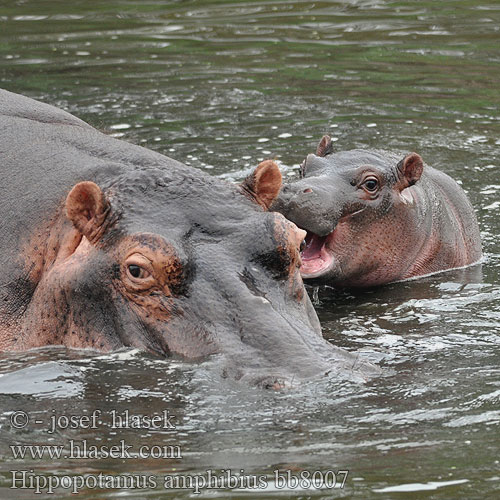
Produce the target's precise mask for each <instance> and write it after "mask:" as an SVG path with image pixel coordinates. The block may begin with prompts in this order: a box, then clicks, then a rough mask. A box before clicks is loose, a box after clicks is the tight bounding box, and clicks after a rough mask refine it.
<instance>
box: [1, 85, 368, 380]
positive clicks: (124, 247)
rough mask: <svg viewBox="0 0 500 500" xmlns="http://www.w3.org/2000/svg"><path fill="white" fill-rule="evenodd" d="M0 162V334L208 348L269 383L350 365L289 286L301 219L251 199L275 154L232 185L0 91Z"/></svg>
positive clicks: (93, 344)
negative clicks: (297, 221) (296, 220)
mask: <svg viewBox="0 0 500 500" xmlns="http://www.w3.org/2000/svg"><path fill="white" fill-rule="evenodd" d="M0 171H1V173H2V182H1V183H0V255H1V263H2V266H1V267H2V273H1V276H0V349H2V350H23V349H28V348H32V347H39V346H45V345H50V344H62V345H65V346H68V347H78V348H94V349H98V350H105V351H109V350H113V349H117V348H120V347H123V346H129V347H136V348H140V349H145V350H149V351H152V352H155V353H158V354H160V355H169V354H179V355H182V356H185V357H187V358H202V357H204V356H207V355H209V354H216V353H218V354H220V355H221V357H222V358H223V359H224V362H223V365H222V366H223V371H224V373H226V374H228V376H233V377H235V378H238V379H245V380H248V381H250V382H252V383H257V384H262V385H265V386H270V387H277V386H278V387H281V386H283V385H286V383H287V381H288V380H291V379H294V380H299V379H300V378H305V377H310V376H313V375H316V374H321V373H326V372H327V371H334V372H335V371H339V372H342V370H344V371H345V373H346V374H348V376H349V377H351V376H353V372H352V366H353V364H354V363H355V361H356V357H355V356H353V355H351V354H350V353H348V352H345V351H343V350H341V349H339V348H335V347H333V346H331V345H330V344H328V343H327V342H326V341H325V340H324V339H323V338H322V337H321V330H320V327H319V322H318V319H317V316H316V314H315V312H314V310H313V308H312V306H311V303H310V301H309V298H308V297H307V294H306V293H305V291H304V287H303V283H302V279H301V277H300V273H299V270H298V269H299V266H300V256H299V246H300V243H301V241H302V240H303V238H304V236H305V232H304V231H301V230H299V229H297V227H296V226H295V225H294V224H293V223H290V222H288V221H287V220H286V219H285V218H284V217H283V216H282V215H280V214H277V213H270V212H266V211H265V209H267V207H268V206H269V204H270V203H271V202H272V201H273V199H274V198H275V196H276V195H277V193H278V191H279V189H280V187H281V175H280V173H279V170H278V168H277V166H276V164H274V163H272V162H269V161H268V162H264V163H262V164H261V165H260V166H259V167H258V168H257V169H256V170H255V172H254V173H253V174H251V175H250V176H249V177H248V178H247V180H246V181H245V182H243V184H242V185H241V186H237V185H233V184H230V183H227V182H224V181H222V180H221V179H217V178H213V177H210V176H207V175H205V174H204V173H202V172H200V171H198V170H196V169H193V168H189V167H186V166H185V165H182V164H180V163H178V162H176V161H174V160H172V159H170V158H167V157H165V156H163V155H160V154H157V153H153V152H151V151H148V150H147V149H144V148H141V147H138V146H133V145H131V144H128V143H126V142H123V141H119V140H116V139H113V138H111V137H108V136H106V135H104V134H101V133H100V132H98V131H97V130H95V129H94V128H92V127H91V126H89V125H87V124H86V123H84V122H82V121H81V120H79V119H77V118H75V117H74V116H72V115H70V114H68V113H65V112H63V111H61V110H58V109H56V108H54V107H52V106H48V105H46V104H42V103H39V102H36V101H34V100H32V99H29V98H27V97H23V96H19V95H16V94H12V93H10V92H6V91H0ZM358 366H361V365H360V364H358ZM354 376H355V375H354Z"/></svg>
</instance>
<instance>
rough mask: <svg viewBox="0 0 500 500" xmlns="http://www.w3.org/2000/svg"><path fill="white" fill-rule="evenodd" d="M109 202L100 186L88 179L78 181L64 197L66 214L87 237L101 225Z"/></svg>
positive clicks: (89, 237)
mask: <svg viewBox="0 0 500 500" xmlns="http://www.w3.org/2000/svg"><path fill="white" fill-rule="evenodd" d="M108 210H109V202H108V200H107V199H106V197H105V196H104V193H103V192H102V191H101V188H100V187H99V186H98V185H97V184H94V183H93V182H90V181H85V182H80V183H78V184H77V185H76V186H74V187H73V189H72V190H71V191H70V193H69V194H68V197H67V198H66V214H67V216H68V219H69V220H71V221H72V222H73V225H74V226H75V227H76V228H77V229H78V230H79V231H80V232H81V233H82V234H83V235H84V236H86V237H87V238H88V239H91V236H92V235H94V234H95V233H96V231H97V230H98V229H99V227H100V226H101V225H102V223H103V221H104V218H105V216H106V214H107V212H108Z"/></svg>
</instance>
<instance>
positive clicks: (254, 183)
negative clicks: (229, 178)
mask: <svg viewBox="0 0 500 500" xmlns="http://www.w3.org/2000/svg"><path fill="white" fill-rule="evenodd" d="M281 181H282V178H281V172H280V169H279V167H278V165H276V163H274V161H272V160H266V161H263V162H262V163H260V164H259V166H258V167H257V168H256V169H255V170H254V171H253V172H252V173H251V174H250V175H249V176H248V177H247V178H246V179H245V180H244V181H243V182H242V183H241V184H240V186H241V188H243V191H244V192H245V193H247V194H249V195H250V196H251V197H252V198H253V199H254V200H255V201H256V202H257V203H259V205H262V206H263V207H264V208H265V209H266V210H267V209H268V208H269V207H270V205H271V203H272V202H273V201H274V199H275V198H276V197H277V196H278V193H279V192H280V189H281Z"/></svg>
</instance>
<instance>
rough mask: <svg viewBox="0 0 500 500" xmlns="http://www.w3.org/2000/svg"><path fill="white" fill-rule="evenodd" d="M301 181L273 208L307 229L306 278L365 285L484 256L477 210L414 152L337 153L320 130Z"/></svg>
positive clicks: (303, 271) (284, 192)
mask: <svg viewBox="0 0 500 500" xmlns="http://www.w3.org/2000/svg"><path fill="white" fill-rule="evenodd" d="M301 177H302V178H301V179H300V180H299V181H297V182H294V183H291V184H288V185H285V186H283V188H282V190H281V193H280V195H279V197H278V199H277V200H276V201H275V202H274V204H273V205H272V207H271V209H274V210H277V211H279V212H281V213H282V214H283V215H285V217H287V218H288V219H289V220H291V221H293V222H295V224H297V225H298V226H299V227H300V228H303V229H306V230H307V232H308V235H307V239H306V242H307V246H306V248H305V249H304V251H303V252H302V267H301V274H302V277H303V278H306V279H308V280H309V279H310V280H315V282H318V283H324V284H329V285H332V286H340V287H369V286H374V285H381V284H383V283H388V282H392V281H398V280H403V279H407V278H413V277H415V276H421V275H425V274H430V273H435V272H437V271H442V270H445V269H452V268H458V267H462V266H467V265H469V264H472V263H475V262H477V261H478V260H479V259H480V258H481V240H480V235H479V228H478V225H477V221H476V216H475V214H474V210H473V208H472V206H471V204H470V202H469V200H468V199H467V196H466V195H465V193H464V191H463V190H462V188H461V187H460V186H459V185H458V184H457V183H456V182H455V181H454V180H453V179H451V178H450V177H449V176H448V175H446V174H444V173H443V172H440V171H438V170H436V169H434V168H431V167H429V166H424V163H423V161H422V158H421V157H420V156H419V155H418V154H417V153H411V154H408V155H406V156H404V157H403V155H396V154H394V153H389V152H386V151H364V150H353V151H343V152H338V153H334V152H333V147H332V142H331V139H330V138H329V137H328V136H324V137H323V139H322V140H321V142H320V144H319V146H318V149H317V152H316V155H314V154H310V155H309V156H308V157H307V158H306V160H305V161H304V163H303V164H302V166H301Z"/></svg>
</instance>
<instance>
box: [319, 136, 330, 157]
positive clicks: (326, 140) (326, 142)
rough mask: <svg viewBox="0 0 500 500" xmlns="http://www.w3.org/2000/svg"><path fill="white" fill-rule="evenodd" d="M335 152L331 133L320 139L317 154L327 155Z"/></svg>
mask: <svg viewBox="0 0 500 500" xmlns="http://www.w3.org/2000/svg"><path fill="white" fill-rule="evenodd" d="M332 153H333V142H332V138H331V137H330V136H329V135H324V136H323V137H322V138H321V141H319V144H318V148H317V149H316V156H326V155H329V154H332Z"/></svg>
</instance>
